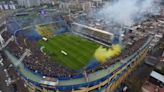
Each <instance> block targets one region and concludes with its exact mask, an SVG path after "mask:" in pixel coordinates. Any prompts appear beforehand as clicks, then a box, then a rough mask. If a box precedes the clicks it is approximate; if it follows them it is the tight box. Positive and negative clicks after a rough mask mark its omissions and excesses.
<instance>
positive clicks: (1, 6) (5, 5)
mask: <svg viewBox="0 0 164 92" xmlns="http://www.w3.org/2000/svg"><path fill="white" fill-rule="evenodd" d="M15 9H16V5H15V3H14V2H12V1H10V2H4V1H3V2H0V10H15Z"/></svg>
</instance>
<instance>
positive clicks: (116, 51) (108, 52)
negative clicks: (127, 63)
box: [94, 44, 121, 63]
mask: <svg viewBox="0 0 164 92" xmlns="http://www.w3.org/2000/svg"><path fill="white" fill-rule="evenodd" d="M120 53H121V46H120V45H119V44H114V45H112V47H111V48H109V49H107V48H103V47H102V46H100V47H99V48H98V49H97V50H96V51H95V54H94V57H95V58H96V60H98V61H99V62H101V63H104V62H106V61H107V60H108V59H111V58H113V57H117V56H118V55H120Z"/></svg>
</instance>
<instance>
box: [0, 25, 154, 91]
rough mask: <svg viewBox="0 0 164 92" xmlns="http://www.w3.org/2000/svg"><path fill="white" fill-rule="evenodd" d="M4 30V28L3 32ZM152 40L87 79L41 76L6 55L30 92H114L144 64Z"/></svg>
mask: <svg viewBox="0 0 164 92" xmlns="http://www.w3.org/2000/svg"><path fill="white" fill-rule="evenodd" d="M3 25H4V24H2V25H1V26H3ZM4 28H5V27H2V28H1V31H2V30H3V29H4ZM152 39H153V37H152V36H150V37H149V38H148V39H147V41H146V42H145V43H144V44H143V45H142V46H141V47H140V48H139V49H138V50H137V51H136V52H135V53H133V54H132V55H130V56H128V57H127V58H125V59H122V60H121V61H120V62H117V63H115V64H113V65H111V66H109V67H108V68H105V69H102V70H99V71H96V72H93V73H90V74H88V75H87V76H88V77H87V79H86V78H85V77H77V78H69V79H63V80H59V79H56V78H50V77H46V76H41V75H38V74H36V73H35V72H32V71H30V70H29V69H28V68H27V67H26V66H24V65H23V64H22V63H21V64H19V66H18V61H19V60H18V59H17V58H15V57H14V56H12V54H10V52H8V51H7V50H4V53H5V54H6V56H7V57H8V58H9V59H10V61H11V62H12V63H13V65H15V69H16V71H17V73H18V75H19V76H20V77H21V78H22V79H23V80H24V81H25V84H26V85H27V87H28V89H29V92H113V91H114V90H115V89H116V88H117V87H118V86H119V85H120V83H121V82H123V81H124V80H125V79H126V78H127V76H128V75H129V74H130V73H131V72H132V71H133V70H134V69H135V68H136V67H137V66H138V65H139V64H140V63H142V61H143V59H144V58H145V56H146V55H147V53H148V51H149V45H150V43H151V41H152Z"/></svg>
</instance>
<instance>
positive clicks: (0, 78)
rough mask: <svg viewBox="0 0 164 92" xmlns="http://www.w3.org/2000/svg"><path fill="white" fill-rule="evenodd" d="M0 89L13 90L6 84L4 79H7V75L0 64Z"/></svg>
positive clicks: (4, 91)
mask: <svg viewBox="0 0 164 92" xmlns="http://www.w3.org/2000/svg"><path fill="white" fill-rule="evenodd" d="M0 74H1V75H0V90H2V92H14V91H13V88H12V87H11V86H7V85H6V82H5V80H7V77H6V76H5V72H4V68H3V67H2V66H0Z"/></svg>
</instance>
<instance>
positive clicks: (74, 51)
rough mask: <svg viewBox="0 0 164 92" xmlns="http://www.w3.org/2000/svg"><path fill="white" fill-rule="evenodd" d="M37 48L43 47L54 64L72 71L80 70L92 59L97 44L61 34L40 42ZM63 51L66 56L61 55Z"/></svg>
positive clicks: (71, 35)
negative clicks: (56, 63)
mask: <svg viewBox="0 0 164 92" xmlns="http://www.w3.org/2000/svg"><path fill="white" fill-rule="evenodd" d="M38 45H39V46H45V49H44V51H45V52H46V53H47V54H48V55H50V56H51V57H52V59H53V60H54V62H58V63H59V64H61V65H63V66H65V67H69V68H71V69H74V70H78V69H81V68H82V67H84V66H85V65H86V64H88V62H89V60H91V59H93V55H94V52H95V50H96V49H97V48H98V47H99V44H97V43H95V42H92V41H89V40H87V39H84V38H82V37H79V36H76V35H73V34H69V33H66V34H62V35H58V36H54V37H53V38H50V39H48V41H43V40H40V41H39V42H38ZM61 50H63V51H65V52H66V53H67V55H64V54H63V53H61Z"/></svg>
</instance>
